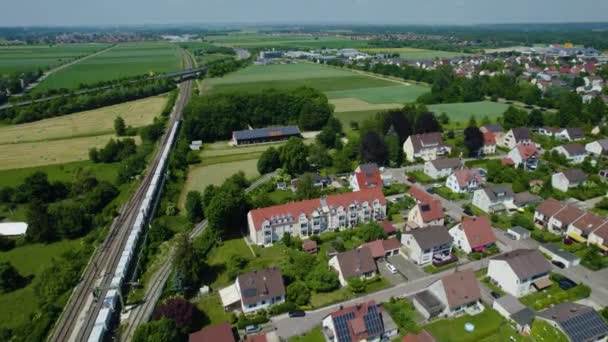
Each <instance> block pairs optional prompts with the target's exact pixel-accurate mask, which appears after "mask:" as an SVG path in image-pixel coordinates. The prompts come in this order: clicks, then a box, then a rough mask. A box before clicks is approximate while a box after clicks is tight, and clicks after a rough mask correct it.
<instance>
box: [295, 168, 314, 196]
mask: <svg viewBox="0 0 608 342" xmlns="http://www.w3.org/2000/svg"><path fill="white" fill-rule="evenodd" d="M317 197H319V189H318V188H317V187H316V186H315V181H314V178H313V174H312V173H306V174H304V175H303V176H302V177H300V178H299V179H298V187H297V189H296V198H297V199H298V200H307V199H312V198H317Z"/></svg>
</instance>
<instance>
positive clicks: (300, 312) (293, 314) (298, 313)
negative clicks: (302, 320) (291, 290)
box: [288, 310, 306, 317]
mask: <svg viewBox="0 0 608 342" xmlns="http://www.w3.org/2000/svg"><path fill="white" fill-rule="evenodd" d="M288 315H289V317H304V316H306V311H304V310H292V311H289V313H288Z"/></svg>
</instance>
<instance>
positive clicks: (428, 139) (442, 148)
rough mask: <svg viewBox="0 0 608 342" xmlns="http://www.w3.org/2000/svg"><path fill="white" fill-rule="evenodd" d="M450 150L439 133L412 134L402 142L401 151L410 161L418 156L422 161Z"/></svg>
mask: <svg viewBox="0 0 608 342" xmlns="http://www.w3.org/2000/svg"><path fill="white" fill-rule="evenodd" d="M450 151H451V149H450V147H449V146H447V145H445V144H444V143H443V138H442V136H441V133H424V134H412V135H410V136H409V137H408V138H407V140H406V141H405V142H404V143H403V153H404V154H405V158H406V159H407V160H408V161H410V162H413V161H415V160H416V159H418V158H419V159H422V160H424V161H429V160H435V159H437V158H438V157H440V156H443V155H446V154H449V153H450Z"/></svg>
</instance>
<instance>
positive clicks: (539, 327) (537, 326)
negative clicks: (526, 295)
mask: <svg viewBox="0 0 608 342" xmlns="http://www.w3.org/2000/svg"><path fill="white" fill-rule="evenodd" d="M530 335H531V336H532V337H533V338H534V340H535V341H536V342H568V338H567V337H566V335H564V333H562V332H561V331H559V330H558V329H556V328H554V327H553V326H552V325H551V324H549V323H547V322H545V321H541V320H540V319H536V320H534V322H533V323H532V331H531V332H530Z"/></svg>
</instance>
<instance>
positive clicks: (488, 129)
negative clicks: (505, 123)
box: [479, 124, 505, 143]
mask: <svg viewBox="0 0 608 342" xmlns="http://www.w3.org/2000/svg"><path fill="white" fill-rule="evenodd" d="M479 130H480V131H481V133H483V134H484V138H485V135H486V134H487V133H491V135H492V136H493V137H494V143H498V142H500V141H502V140H503V138H504V135H505V132H504V129H503V128H502V126H501V125H498V124H488V125H483V126H481V127H479Z"/></svg>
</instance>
